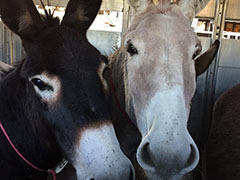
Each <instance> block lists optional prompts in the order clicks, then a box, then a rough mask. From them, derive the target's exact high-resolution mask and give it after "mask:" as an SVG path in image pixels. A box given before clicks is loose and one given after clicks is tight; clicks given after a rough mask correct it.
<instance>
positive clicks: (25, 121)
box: [0, 67, 61, 180]
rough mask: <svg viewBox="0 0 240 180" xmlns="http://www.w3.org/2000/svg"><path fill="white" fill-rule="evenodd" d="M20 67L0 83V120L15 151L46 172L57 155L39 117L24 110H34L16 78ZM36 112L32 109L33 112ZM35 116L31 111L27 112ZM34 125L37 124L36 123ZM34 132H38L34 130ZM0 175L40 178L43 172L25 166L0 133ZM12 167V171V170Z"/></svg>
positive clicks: (58, 157) (15, 177)
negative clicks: (30, 116)
mask: <svg viewBox="0 0 240 180" xmlns="http://www.w3.org/2000/svg"><path fill="white" fill-rule="evenodd" d="M19 72H20V68H19V67H18V68H16V69H15V70H14V71H13V72H11V73H9V74H8V75H6V77H5V78H4V79H3V80H2V81H1V82H0V102H1V103H0V121H1V122H2V124H3V126H4V128H5V130H6V131H7V133H8V135H9V137H10V139H11V140H12V142H13V144H14V145H15V146H16V148H17V149H18V150H19V151H20V152H21V153H22V154H23V156H24V157H25V158H26V159H27V160H29V161H30V162H31V163H32V164H34V165H35V166H37V167H39V168H41V169H49V168H53V167H55V166H56V164H57V163H58V162H59V161H60V157H61V153H60V152H59V151H58V149H57V145H56V144H54V145H55V146H53V145H52V144H53V142H54V140H53V138H52V137H51V134H50V133H48V131H47V129H46V128H45V127H44V125H43V124H41V119H40V117H37V116H36V117H35V118H36V119H35V120H33V119H30V118H29V117H28V115H27V112H26V111H27V110H29V111H32V108H34V107H33V106H32V105H33V104H32V102H31V101H33V100H32V99H31V98H27V96H29V97H31V95H32V94H31V91H29V90H27V82H26V81H25V80H24V79H23V78H21V77H20V74H19ZM35 111H36V109H35ZM31 113H35V112H31ZM37 122H38V124H37ZM36 129H38V131H36ZM0 144H1V146H0V157H1V162H0V167H1V169H0V173H1V174H2V175H3V176H2V175H1V176H2V177H5V178H4V179H16V180H18V179H19V180H20V179H26V180H28V179H36V180H37V179H44V177H46V176H47V174H46V173H43V172H38V171H36V170H34V169H33V168H31V167H30V166H29V165H27V164H26V163H25V162H24V161H23V160H22V159H21V158H20V157H19V156H18V155H17V154H16V152H15V151H14V150H13V148H12V147H11V146H10V144H9V143H8V141H7V140H6V138H5V136H4V135H3V133H2V132H0ZM13 167H14V168H13Z"/></svg>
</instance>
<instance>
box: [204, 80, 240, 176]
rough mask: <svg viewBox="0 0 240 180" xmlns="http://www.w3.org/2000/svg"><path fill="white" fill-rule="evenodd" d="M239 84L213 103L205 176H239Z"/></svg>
mask: <svg viewBox="0 0 240 180" xmlns="http://www.w3.org/2000/svg"><path fill="white" fill-rule="evenodd" d="M239 142H240V84H239V85H237V86H235V87H233V88H231V89H230V90H228V91H227V92H225V93H224V94H223V95H222V96H221V97H220V98H219V99H218V100H217V101H216V103H215V105H214V109H213V123H212V128H211V132H210V137H209V140H208V144H207V157H206V158H207V176H208V180H239V179H240V146H239Z"/></svg>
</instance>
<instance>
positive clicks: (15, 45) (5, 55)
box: [0, 21, 23, 64]
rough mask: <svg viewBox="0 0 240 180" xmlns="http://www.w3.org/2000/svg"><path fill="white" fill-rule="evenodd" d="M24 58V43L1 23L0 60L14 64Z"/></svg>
mask: <svg viewBox="0 0 240 180" xmlns="http://www.w3.org/2000/svg"><path fill="white" fill-rule="evenodd" d="M22 58H23V49H22V42H21V40H20V38H19V37H18V36H17V35H15V34H14V33H12V32H11V31H10V30H9V29H8V28H7V27H6V26H5V25H4V24H3V22H2V21H0V60H1V61H3V62H6V63H8V64H12V63H14V62H16V61H19V60H21V59H22Z"/></svg>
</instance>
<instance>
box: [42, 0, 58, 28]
mask: <svg viewBox="0 0 240 180" xmlns="http://www.w3.org/2000/svg"><path fill="white" fill-rule="evenodd" d="M40 2H41V5H42V7H43V10H44V14H43V15H41V17H42V20H43V22H44V23H45V25H46V26H47V27H55V26H59V25H60V19H59V18H58V17H53V16H54V13H55V11H56V9H57V8H58V6H56V7H55V9H54V10H53V11H52V12H51V10H49V11H48V10H47V9H46V5H45V4H44V3H43V1H42V0H40ZM48 6H51V5H50V3H49V1H48Z"/></svg>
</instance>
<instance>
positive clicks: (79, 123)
mask: <svg viewBox="0 0 240 180" xmlns="http://www.w3.org/2000/svg"><path fill="white" fill-rule="evenodd" d="M100 4H101V0H88V1H85V0H70V1H69V3H68V6H67V9H66V13H65V16H64V18H63V21H62V23H61V24H60V23H59V21H56V20H54V19H52V18H49V15H48V16H47V17H45V18H44V17H41V16H40V15H39V13H38V11H37V10H36V8H35V6H34V4H33V2H32V0H21V1H19V0H1V1H0V14H1V18H2V20H3V22H4V23H5V24H6V25H7V26H8V27H9V28H10V29H11V30H12V31H14V32H15V33H16V34H18V35H19V36H20V37H21V39H22V41H23V45H24V48H25V51H26V58H25V60H24V61H23V62H22V63H21V65H20V67H19V68H18V70H19V76H20V78H21V79H22V81H23V82H24V83H25V84H26V92H27V98H28V99H27V100H26V101H27V102H28V103H29V104H30V106H28V108H29V109H28V111H29V113H28V114H30V115H29V117H28V118H29V119H30V120H31V121H32V122H35V123H38V124H43V126H44V127H45V128H47V129H49V131H50V132H51V134H52V135H53V137H54V139H55V141H56V142H57V145H58V147H59V149H60V151H61V152H62V153H63V155H64V156H65V157H66V158H67V159H68V160H69V161H70V163H71V164H72V165H73V166H74V167H75V169H76V171H77V177H78V179H84V180H90V179H95V180H97V179H119V180H120V179H133V178H134V177H133V169H132V165H131V163H130V161H129V160H128V159H127V157H126V156H125V155H124V154H123V153H122V151H121V150H120V146H119V143H118V141H117V138H116V135H115V132H114V128H113V125H112V123H111V121H110V120H111V119H110V115H109V113H108V111H109V108H110V106H109V100H108V89H107V86H106V82H105V80H104V78H103V75H102V73H103V71H104V69H105V67H106V65H105V63H104V61H103V60H102V59H101V57H102V56H101V55H100V53H99V52H98V51H97V50H96V49H95V48H94V47H93V46H92V45H91V44H90V43H89V42H88V41H87V39H86V31H87V29H88V28H89V26H90V25H91V23H92V22H93V20H94V18H95V16H96V14H97V12H98V10H99V8H100ZM31 110H32V111H31ZM33 126H34V125H33ZM38 130H39V129H37V130H36V131H38Z"/></svg>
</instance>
